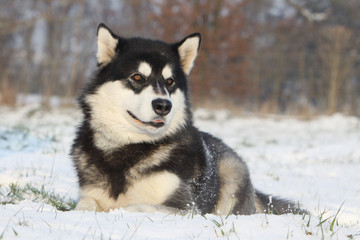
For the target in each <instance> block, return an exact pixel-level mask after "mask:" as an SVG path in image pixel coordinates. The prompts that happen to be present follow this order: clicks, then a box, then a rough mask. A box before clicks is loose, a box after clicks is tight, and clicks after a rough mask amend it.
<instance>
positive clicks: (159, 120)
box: [153, 119, 163, 123]
mask: <svg viewBox="0 0 360 240" xmlns="http://www.w3.org/2000/svg"><path fill="white" fill-rule="evenodd" d="M153 123H163V120H161V119H157V120H154V121H153Z"/></svg>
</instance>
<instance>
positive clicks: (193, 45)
mask: <svg viewBox="0 0 360 240" xmlns="http://www.w3.org/2000/svg"><path fill="white" fill-rule="evenodd" d="M199 44H200V39H199V37H197V36H194V37H191V38H187V39H186V40H185V41H184V42H183V43H182V44H181V45H180V46H179V48H178V52H179V55H180V60H181V65H182V68H183V70H184V73H185V74H186V75H189V74H190V71H191V69H192V67H193V66H194V60H195V58H196V56H197V53H198V48H199Z"/></svg>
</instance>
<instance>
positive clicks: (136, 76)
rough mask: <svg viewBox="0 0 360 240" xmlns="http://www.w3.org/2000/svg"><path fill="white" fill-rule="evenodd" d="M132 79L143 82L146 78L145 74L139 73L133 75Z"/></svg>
mask: <svg viewBox="0 0 360 240" xmlns="http://www.w3.org/2000/svg"><path fill="white" fill-rule="evenodd" d="M131 79H132V80H134V81H135V82H141V81H142V80H144V78H143V76H141V75H140V74H138V73H137V74H134V75H133V76H131Z"/></svg>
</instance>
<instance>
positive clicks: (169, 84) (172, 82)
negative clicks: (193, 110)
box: [166, 78, 175, 87]
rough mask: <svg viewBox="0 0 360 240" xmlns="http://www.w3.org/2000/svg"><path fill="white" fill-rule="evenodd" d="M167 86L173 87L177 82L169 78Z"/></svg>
mask: <svg viewBox="0 0 360 240" xmlns="http://www.w3.org/2000/svg"><path fill="white" fill-rule="evenodd" d="M166 84H167V85H168V86H170V87H171V86H173V85H174V84H175V80H174V79H173V78H168V79H166Z"/></svg>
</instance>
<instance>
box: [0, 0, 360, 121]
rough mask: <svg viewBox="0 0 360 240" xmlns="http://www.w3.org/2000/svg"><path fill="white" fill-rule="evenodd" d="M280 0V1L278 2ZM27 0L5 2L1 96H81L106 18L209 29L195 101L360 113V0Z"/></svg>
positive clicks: (119, 24)
mask: <svg viewBox="0 0 360 240" xmlns="http://www.w3.org/2000/svg"><path fill="white" fill-rule="evenodd" d="M274 2H275V1H274ZM274 2H272V1H265V0H242V1H238V0H209V1H202V0H194V1H182V0H168V1H155V0H135V1H113V0H107V1H101V2H100V1H85V0H53V1H49V0H27V1H7V0H5V1H2V2H1V7H0V44H1V48H0V81H1V84H0V103H2V104H10V105H11V104H12V105H14V104H15V103H16V101H17V95H18V94H22V95H28V94H39V95H40V96H42V100H43V104H44V105H45V106H49V104H50V97H51V96H59V97H61V98H62V99H65V100H66V101H67V102H72V101H73V99H74V98H76V96H77V95H78V94H79V89H81V87H82V86H83V85H84V83H85V82H86V81H87V80H88V78H89V76H90V75H91V73H92V71H93V69H94V68H95V66H96V63H95V50H96V49H95V48H96V45H95V36H96V27H97V25H98V23H100V22H104V23H106V24H107V25H109V26H110V27H111V28H113V29H114V30H115V31H116V32H118V33H120V34H121V35H123V36H134V35H138V36H143V37H151V38H158V39H164V40H167V41H177V40H180V39H181V38H182V37H184V36H186V35H187V34H190V33H192V32H201V33H202V36H203V42H202V49H201V52H200V55H199V58H198V60H197V64H196V66H195V68H194V70H193V72H192V77H191V81H190V86H191V90H192V98H193V99H192V100H193V101H194V102H195V104H196V105H197V106H201V105H204V104H207V105H209V103H211V102H216V105H217V106H218V104H219V102H220V103H224V104H231V105H233V106H236V107H238V108H239V109H243V110H247V111H254V112H259V111H260V112H273V113H295V114H299V113H302V114H306V115H312V114H316V113H334V112H338V111H342V112H346V113H352V114H358V115H359V114H360V94H359V93H360V68H359V65H360V40H359V39H360V36H359V35H360V25H359V24H360V15H359V14H358V9H360V2H359V1H358V0H347V1H343V0H320V1H319V0H284V1H278V2H280V4H279V5H277V6H276V5H274V4H275V3H274Z"/></svg>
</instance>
